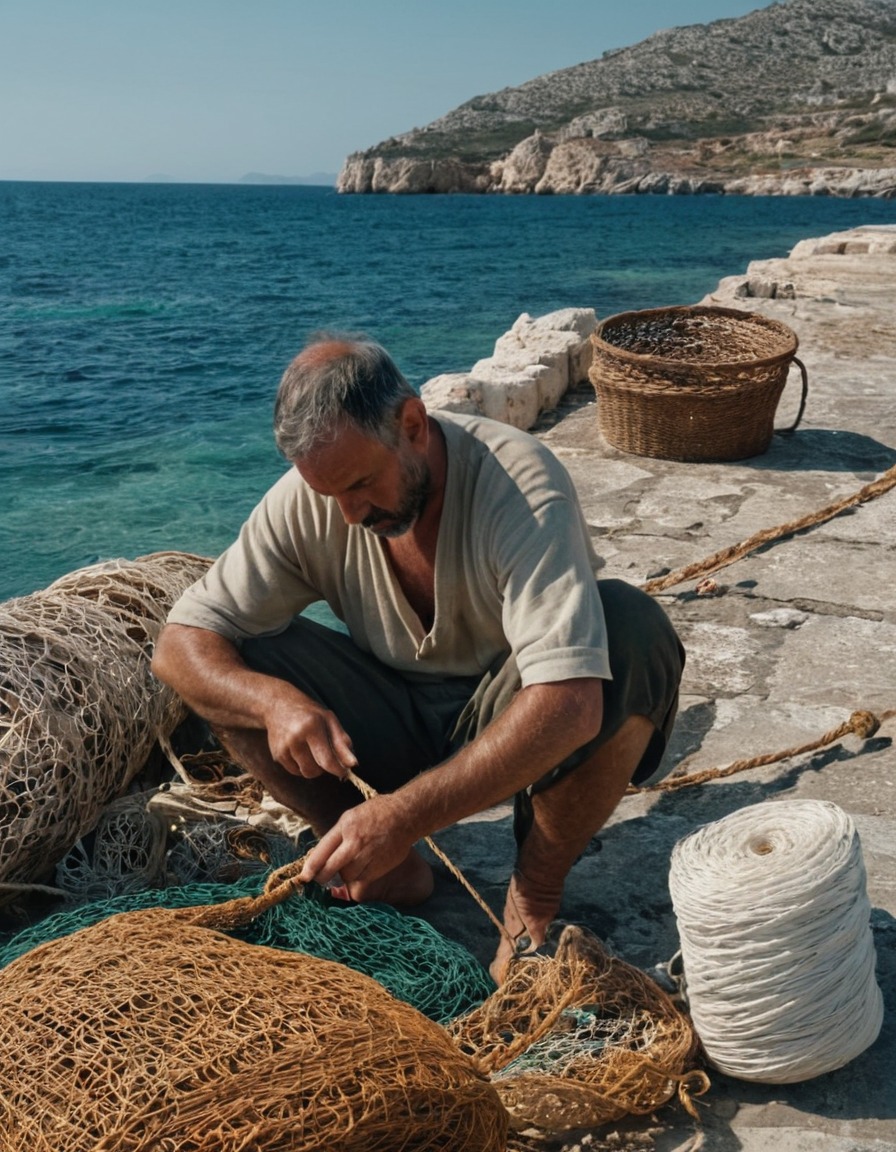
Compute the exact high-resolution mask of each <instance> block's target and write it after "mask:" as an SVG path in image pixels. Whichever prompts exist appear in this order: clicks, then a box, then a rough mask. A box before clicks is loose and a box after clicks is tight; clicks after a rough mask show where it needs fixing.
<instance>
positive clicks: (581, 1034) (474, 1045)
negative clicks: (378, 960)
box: [0, 862, 705, 1152]
mask: <svg viewBox="0 0 896 1152" xmlns="http://www.w3.org/2000/svg"><path fill="white" fill-rule="evenodd" d="M300 867H301V862H299V863H297V864H296V863H294V864H291V865H288V866H287V867H286V868H284V869H281V870H280V872H278V873H274V874H273V875H272V877H271V879H270V880H269V883H268V885H267V888H266V891H265V892H264V893H263V894H262V895H261V896H259V897H246V898H242V899H238V900H233V901H230V902H229V903H226V904H221V905H218V906H204V907H199V908H188V909H179V910H172V909H162V908H155V909H146V910H141V911H134V912H125V913H121V914H119V915H117V916H113V917H111V918H110V919H107V920H103V921H101V922H100V923H98V924H95V925H93V926H92V927H90V928H85V929H82V930H81V931H80V932H76V933H74V934H73V935H71V936H68V937H65V938H64V939H60V940H55V941H51V942H50V943H47V944H43V945H41V946H40V947H38V948H36V949H34V950H33V951H31V952H28V953H26V954H25V955H24V956H21V957H20V958H19V959H18V960H14V961H13V962H12V963H11V964H9V965H8V967H7V968H6V969H5V970H4V971H3V974H2V978H0V1133H2V1134H3V1144H2V1146H3V1148H4V1152H60V1150H61V1149H65V1152H150V1150H152V1152H237V1150H244V1152H248V1150H250V1149H251V1150H252V1152H275V1150H278V1152H279V1150H283V1152H286V1150H289V1152H320V1150H322V1149H327V1150H328V1152H354V1150H357V1152H362V1150H363V1152H396V1150H397V1149H403V1150H405V1152H411V1150H414V1149H419V1150H421V1152H422V1150H424V1149H426V1150H429V1149H451V1150H452V1152H492V1150H495V1152H499V1150H502V1149H504V1148H505V1147H506V1143H507V1139H508V1132H509V1130H510V1126H511V1125H512V1127H513V1128H515V1129H517V1130H521V1129H530V1128H532V1127H535V1128H537V1129H539V1130H540V1132H541V1133H543V1134H551V1133H559V1132H564V1131H568V1130H570V1129H572V1128H578V1127H583V1126H586V1125H587V1126H595V1125H598V1124H601V1123H605V1122H607V1121H609V1120H613V1119H617V1118H619V1117H621V1116H624V1115H626V1114H627V1113H630V1112H633V1113H643V1112H648V1111H652V1110H654V1109H655V1108H657V1107H659V1106H660V1105H661V1104H663V1103H665V1102H666V1101H668V1100H670V1099H671V1098H672V1097H673V1096H675V1095H676V1094H677V1095H678V1096H679V1098H680V1099H681V1100H682V1101H683V1102H684V1103H685V1105H686V1106H688V1107H691V1108H692V1105H690V1102H689V1092H691V1091H700V1090H702V1088H703V1087H704V1083H705V1078H703V1077H702V1074H701V1073H694V1072H692V1071H691V1069H692V1062H693V1058H694V1053H695V1048H696V1041H695V1038H694V1034H693V1032H692V1030H691V1028H690V1026H689V1024H688V1022H687V1020H686V1018H685V1017H684V1016H682V1015H681V1014H680V1013H678V1012H677V1010H676V1009H675V1008H674V1006H673V1005H672V1004H671V1001H669V1000H668V998H667V997H666V996H665V994H664V993H663V992H662V991H661V990H660V989H659V988H658V987H656V986H655V985H654V984H653V983H652V982H651V981H650V980H649V979H648V978H647V977H646V976H644V975H643V974H642V973H639V972H638V971H637V970H636V969H633V968H631V967H630V966H628V965H626V964H624V963H622V962H621V961H618V960H615V959H613V958H611V957H610V956H608V954H607V953H606V952H605V951H604V949H603V948H602V946H601V945H600V944H599V943H598V942H597V941H596V940H594V938H593V937H590V936H588V935H586V934H585V933H584V932H582V931H581V930H579V929H573V928H568V929H566V930H565V932H564V935H563V937H562V938H561V942H560V946H559V949H558V953H557V956H556V957H555V958H553V959H548V958H544V957H533V958H521V959H519V960H517V961H515V962H514V964H513V965H512V967H511V974H510V978H509V980H508V982H507V984H506V985H505V986H504V987H502V988H501V989H499V990H498V991H497V992H496V993H495V994H494V995H493V996H492V997H490V998H489V999H488V1000H486V1001H485V1003H484V1004H483V1005H482V1006H481V1007H480V1008H478V1009H475V1010H474V1011H473V1012H472V1013H471V1014H468V1015H466V1016H465V1017H463V1018H461V1019H460V1020H458V1021H456V1022H455V1024H454V1025H453V1026H452V1027H451V1028H450V1030H446V1029H444V1028H442V1027H441V1026H440V1025H438V1024H435V1023H433V1022H432V1021H430V1020H428V1019H427V1018H426V1017H425V1016H423V1015H422V1014H421V1013H419V1012H418V1011H417V1010H416V1009H414V1008H411V1007H410V1006H409V1005H407V1004H405V1003H402V1002H401V1001H398V1000H395V999H394V998H393V997H392V996H390V995H389V994H388V993H387V992H386V991H385V990H384V989H383V988H382V986H381V985H380V984H378V983H376V982H375V981H373V980H371V979H370V978H368V977H366V976H363V975H361V974H360V973H357V972H355V971H353V970H351V969H349V968H346V967H344V966H343V965H341V964H336V963H334V962H332V961H328V960H320V959H316V958H313V957H311V956H306V955H302V954H296V953H291V952H281V951H278V950H274V949H272V948H267V947H262V946H259V945H253V944H247V943H244V942H242V941H240V940H236V939H234V938H232V937H229V936H227V935H225V934H224V931H223V930H228V929H232V928H236V927H238V926H239V925H241V924H244V923H245V922H246V921H247V920H249V919H251V918H253V917H254V916H256V915H258V914H259V913H260V912H261V911H263V910H265V909H266V908H269V907H271V906H272V905H273V904H275V903H277V902H279V901H282V900H283V899H285V898H287V897H290V896H292V894H293V892H294V891H295V890H296V888H298V887H299V886H298V885H297V883H296V881H295V880H294V879H292V877H294V876H295V875H297V873H298V869H299V868H300Z"/></svg>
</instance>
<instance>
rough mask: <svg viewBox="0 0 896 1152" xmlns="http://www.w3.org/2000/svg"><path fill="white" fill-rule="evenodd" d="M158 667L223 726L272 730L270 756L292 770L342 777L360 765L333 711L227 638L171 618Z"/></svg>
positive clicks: (159, 645)
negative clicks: (256, 665)
mask: <svg viewBox="0 0 896 1152" xmlns="http://www.w3.org/2000/svg"><path fill="white" fill-rule="evenodd" d="M152 670H153V672H154V674H155V675H156V676H158V677H159V679H160V680H164V681H165V682H166V683H167V684H169V685H170V686H171V687H172V688H173V689H174V690H175V691H176V692H177V693H178V694H179V695H180V696H181V697H182V698H183V699H184V700H185V701H186V703H187V704H188V705H189V706H190V707H191V708H192V709H193V711H194V712H196V713H197V714H198V715H200V716H202V717H203V718H204V719H206V720H208V722H209V723H210V724H211V725H212V726H213V727H214V728H216V729H217V730H218V731H229V730H234V729H243V728H244V729H249V730H252V729H255V730H256V731H265V732H267V739H268V747H269V750H270V753H271V756H272V757H273V759H274V761H275V762H276V763H277V764H279V765H280V767H281V768H283V770H284V771H285V772H288V773H289V774H290V775H291V776H304V777H306V778H309V779H311V778H313V777H316V776H320V775H322V774H323V773H324V772H328V773H330V774H331V775H333V776H338V777H343V776H345V775H346V773H347V772H348V771H349V769H351V768H355V767H356V766H357V763H358V762H357V760H356V759H355V754H354V752H353V750H352V742H351V740H350V738H349V736H348V733H347V732H346V731H345V729H344V728H343V727H342V725H341V724H340V723H339V721H338V719H337V718H336V716H335V715H334V713H332V712H330V711H329V709H327V708H325V707H324V706H323V705H322V704H318V702H317V701H316V700H314V699H312V698H311V697H310V696H307V695H306V694H305V693H304V692H301V691H300V690H299V689H298V688H295V687H294V686H293V685H292V684H289V683H287V682H286V681H285V680H280V679H278V678H277V677H274V676H268V675H265V674H264V673H262V672H256V671H254V670H253V669H251V668H249V667H248V666H247V664H246V663H245V661H244V660H243V659H242V657H241V656H240V654H239V652H238V650H237V648H236V646H235V645H234V644H233V643H232V642H231V641H230V640H228V639H226V638H225V637H224V636H219V635H218V634H217V633H215V632H209V631H207V630H206V629H204V628H192V627H189V626H187V625H183V624H168V625H166V626H165V627H164V628H163V629H162V633H161V635H160V636H159V639H158V641H157V643H156V650H155V655H154V658H153V664H152Z"/></svg>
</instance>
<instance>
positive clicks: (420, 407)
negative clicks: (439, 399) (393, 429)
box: [399, 396, 429, 447]
mask: <svg viewBox="0 0 896 1152" xmlns="http://www.w3.org/2000/svg"><path fill="white" fill-rule="evenodd" d="M399 421H400V424H401V430H402V432H403V433H404V435H405V436H406V437H407V439H408V440H409V441H410V442H411V444H418V445H421V446H422V447H425V446H426V443H427V441H428V439H429V416H428V415H427V412H426V405H425V404H424V403H423V401H422V400H421V399H420V397H419V396H409V397H408V398H407V400H405V401H404V403H403V404H402V406H401V413H400V415H399Z"/></svg>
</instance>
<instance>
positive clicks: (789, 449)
mask: <svg viewBox="0 0 896 1152" xmlns="http://www.w3.org/2000/svg"><path fill="white" fill-rule="evenodd" d="M742 463H743V464H744V465H745V466H746V467H749V468H756V469H761V470H774V471H783V472H804V471H811V472H869V473H877V472H886V471H887V470H888V469H889V468H892V467H893V465H894V464H896V448H890V447H888V446H887V445H886V444H881V443H880V441H879V440H874V439H873V438H872V437H871V436H864V435H862V434H861V433H859V432H841V431H837V430H835V429H828V428H805V429H801V430H799V431H797V432H794V433H776V434H775V435H774V436H773V437H772V442H771V444H770V446H769V449H768V451H767V452H766V453H765V454H764V455H762V456H754V457H752V458H751V459H750V460H744V461H742ZM869 479H872V477H869Z"/></svg>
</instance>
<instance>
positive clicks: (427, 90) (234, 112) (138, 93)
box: [0, 0, 770, 182]
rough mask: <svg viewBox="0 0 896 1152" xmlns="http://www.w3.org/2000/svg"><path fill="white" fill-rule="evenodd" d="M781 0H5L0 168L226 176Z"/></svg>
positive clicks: (332, 158)
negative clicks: (672, 31)
mask: <svg viewBox="0 0 896 1152" xmlns="http://www.w3.org/2000/svg"><path fill="white" fill-rule="evenodd" d="M769 2H770V0H678V2H677V3H676V4H669V3H667V2H666V0H0V179H5V180H145V179H147V178H148V177H153V176H167V177H170V178H173V179H176V180H190V181H210V182H220V181H224V182H228V181H234V180H238V179H239V178H240V177H241V176H242V175H244V174H245V173H247V172H262V173H267V174H272V175H283V176H306V175H309V174H310V173H313V172H331V173H335V172H338V170H339V168H340V167H341V165H342V161H343V160H344V159H345V157H346V156H347V155H348V153H349V152H353V151H356V150H359V149H362V148H368V147H370V146H371V145H374V144H378V143H379V142H380V141H381V140H384V139H386V138H387V137H389V136H392V135H394V134H397V133H400V132H404V131H407V130H408V129H410V128H414V127H420V126H422V125H424V124H428V123H429V122H430V121H432V120H435V119H436V118H437V117H438V116H441V115H443V114H444V113H446V112H449V111H451V109H453V108H456V107H457V106H458V105H459V104H462V103H463V102H464V101H465V100H468V99H470V98H471V97H473V96H477V95H481V94H483V93H486V92H494V91H497V90H498V89H500V88H504V87H507V86H512V85H517V84H522V83H523V82H524V81H526V80H531V79H532V78H533V77H535V76H539V75H541V74H543V73H545V72H553V71H555V70H556V69H559V68H565V67H568V66H569V65H572V64H579V63H581V62H582V61H585V60H593V59H595V58H596V57H598V56H600V55H601V54H602V53H603V52H604V51H605V50H606V49H608V48H619V47H623V46H625V45H629V44H634V43H637V42H638V41H639V40H643V39H644V38H645V37H647V36H649V35H651V34H652V33H653V32H656V31H659V30H660V29H661V28H668V27H671V26H673V25H676V26H679V25H684V24H702V23H707V22H708V21H710V20H719V19H723V18H726V17H732V16H743V15H745V14H746V13H747V12H751V11H754V10H755V9H757V8H763V7H766V6H767V5H768V4H769Z"/></svg>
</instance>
